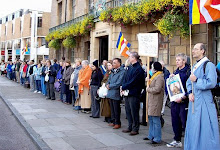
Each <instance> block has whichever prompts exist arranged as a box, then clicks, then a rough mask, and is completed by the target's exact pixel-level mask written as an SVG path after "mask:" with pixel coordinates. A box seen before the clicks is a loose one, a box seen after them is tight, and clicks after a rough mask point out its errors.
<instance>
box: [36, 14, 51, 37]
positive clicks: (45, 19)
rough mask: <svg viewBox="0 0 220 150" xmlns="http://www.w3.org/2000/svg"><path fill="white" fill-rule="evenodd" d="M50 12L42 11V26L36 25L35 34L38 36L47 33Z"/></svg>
mask: <svg viewBox="0 0 220 150" xmlns="http://www.w3.org/2000/svg"><path fill="white" fill-rule="evenodd" d="M50 20H51V16H50V13H47V12H44V13H43V15H42V27H38V29H37V30H38V31H37V35H38V36H46V35H47V34H48V33H49V28H50Z"/></svg>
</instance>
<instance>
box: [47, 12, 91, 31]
mask: <svg viewBox="0 0 220 150" xmlns="http://www.w3.org/2000/svg"><path fill="white" fill-rule="evenodd" d="M87 16H88V14H85V15H83V16H80V17H77V18H74V19H72V20H70V21H67V22H65V23H62V24H60V25H58V26H55V27H52V28H50V29H49V32H53V31H56V30H58V29H61V28H65V27H69V26H70V25H72V24H74V23H77V22H80V21H82V20H83V19H84V18H85V17H87Z"/></svg>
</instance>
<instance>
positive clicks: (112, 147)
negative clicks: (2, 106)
mask: <svg viewBox="0 0 220 150" xmlns="http://www.w3.org/2000/svg"><path fill="white" fill-rule="evenodd" d="M0 95H1V96H2V97H3V98H4V99H5V101H6V103H8V105H10V107H12V108H15V111H16V112H18V116H20V117H21V118H22V119H23V120H24V122H25V123H24V124H27V128H29V131H31V136H32V137H33V138H34V139H38V140H40V141H41V140H42V141H43V144H42V143H41V144H42V145H44V144H45V143H46V146H45V145H44V148H43V149H47V145H48V146H49V147H50V148H51V149H54V150H73V149H76V150H85V149H86V150H123V149H124V150H140V149H141V150H144V149H148V150H166V149H169V148H167V147H166V146H165V142H171V141H172V138H173V131H172V127H171V121H170V110H169V108H167V109H166V110H165V116H164V119H165V125H164V127H163V130H162V140H163V141H164V142H163V143H162V144H160V145H157V146H152V145H151V144H150V143H149V142H146V141H143V140H142V139H143V138H144V137H146V135H147V133H148V127H144V126H141V127H140V131H139V133H140V134H139V135H137V136H129V135H128V134H125V133H122V132H121V131H122V129H126V127H127V120H126V119H125V111H124V107H122V115H121V118H122V128H121V129H119V130H114V129H112V128H111V127H109V126H108V124H107V123H105V122H103V120H104V118H103V117H102V118H98V119H93V118H90V117H89V114H83V113H81V112H79V113H78V112H77V111H74V110H73V109H72V106H71V105H65V104H63V103H61V102H59V101H51V100H46V99H45V97H44V96H43V95H41V94H37V93H36V94H35V93H33V92H30V91H29V90H28V89H25V88H24V87H22V86H20V85H19V84H17V83H15V82H13V81H9V80H8V79H6V78H5V77H0ZM22 119H21V120H22ZM25 126H26V125H25ZM44 142H45V143H44ZM41 147H42V146H41ZM177 149H179V148H177ZM172 150H175V148H174V149H172Z"/></svg>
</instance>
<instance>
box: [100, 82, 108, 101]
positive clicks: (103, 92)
mask: <svg viewBox="0 0 220 150" xmlns="http://www.w3.org/2000/svg"><path fill="white" fill-rule="evenodd" d="M107 94H108V89H107V88H106V87H105V83H103V84H102V86H101V87H100V88H99V91H98V95H99V97H101V98H105V97H106V96H107Z"/></svg>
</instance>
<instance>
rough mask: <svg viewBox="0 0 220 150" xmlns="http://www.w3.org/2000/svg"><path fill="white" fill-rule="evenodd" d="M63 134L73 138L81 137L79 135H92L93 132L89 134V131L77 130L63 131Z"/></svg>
mask: <svg viewBox="0 0 220 150" xmlns="http://www.w3.org/2000/svg"><path fill="white" fill-rule="evenodd" d="M62 133H63V134H65V135H66V136H68V137H71V136H79V135H90V134H91V132H89V131H88V130H87V131H86V130H80V129H77V130H69V131H68V130H66V131H62Z"/></svg>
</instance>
